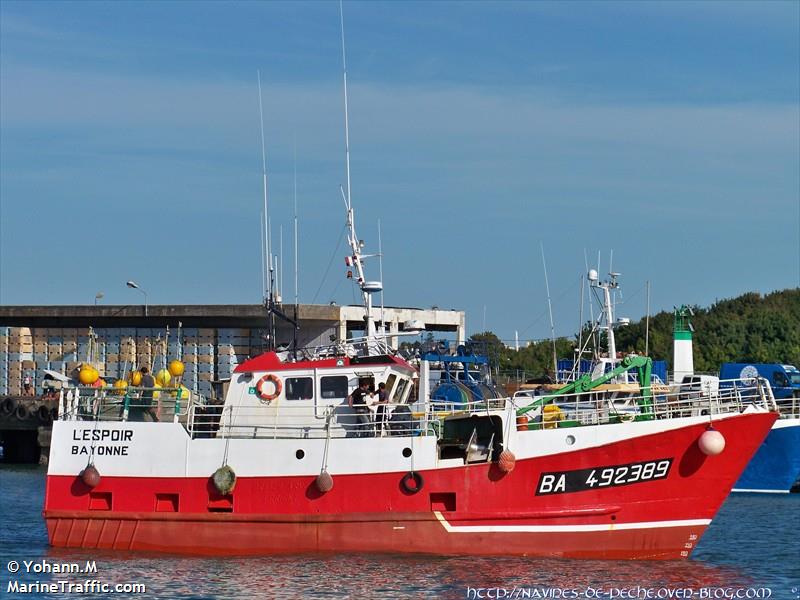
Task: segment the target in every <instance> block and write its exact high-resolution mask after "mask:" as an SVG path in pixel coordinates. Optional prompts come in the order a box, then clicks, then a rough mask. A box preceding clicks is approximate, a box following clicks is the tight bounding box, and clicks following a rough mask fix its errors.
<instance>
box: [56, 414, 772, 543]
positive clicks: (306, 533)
mask: <svg viewBox="0 0 800 600" xmlns="http://www.w3.org/2000/svg"><path fill="white" fill-rule="evenodd" d="M775 418H776V416H775V414H750V415H739V416H736V417H732V418H729V419H725V420H722V421H718V422H715V427H716V429H718V430H719V431H720V432H721V433H722V434H723V435H724V436H725V438H726V440H727V441H728V444H727V447H726V448H725V450H724V452H722V454H720V455H718V456H713V457H708V456H705V455H704V454H702V453H701V452H700V451H699V449H698V447H697V439H698V438H699V436H700V435H701V434H702V432H703V431H704V430H705V425H694V426H689V427H685V428H683V429H680V430H674V431H666V432H661V433H657V434H653V435H649V436H646V437H640V438H634V439H626V440H623V441H620V442H616V443H614V444H610V445H607V446H602V447H597V448H591V449H585V450H580V451H574V452H565V453H562V454H557V455H553V456H546V457H539V458H529V459H525V460H518V461H517V464H516V468H515V469H514V471H513V472H511V473H509V474H505V475H504V474H502V473H501V472H500V471H499V470H498V469H497V467H496V465H472V466H468V467H460V468H450V469H437V470H430V471H425V472H423V473H422V474H423V476H424V487H423V489H422V490H421V491H419V492H418V493H409V492H406V491H404V490H403V489H402V487H401V485H400V480H401V478H402V475H403V474H402V473H400V474H398V473H376V474H369V475H334V478H333V479H334V488H333V489H332V490H331V491H330V492H328V493H326V494H321V493H319V492H318V491H317V489H316V487H315V484H314V478H313V477H307V476H304V477H272V478H270V477H252V478H240V479H239V480H238V481H237V484H236V488H235V490H234V493H233V496H232V498H231V499H230V500H228V499H221V498H219V497H216V496H215V494H214V490H213V488H212V487H211V484H210V481H209V480H208V479H206V478H180V479H178V478H144V477H136V478H134V477H104V478H103V479H102V481H101V482H100V485H99V486H97V487H96V488H95V489H94V490H89V488H87V487H86V486H85V485H84V484H83V483H82V482H81V481H80V480H79V478H77V476H48V481H47V495H46V500H45V511H44V515H45V518H46V520H47V525H48V532H49V536H50V542H51V544H52V545H54V546H60V547H82V548H114V549H126V550H128V549H132V550H151V551H165V552H178V553H193V554H267V553H277V552H307V551H370V552H425V553H437V554H476V553H480V554H517V555H538V556H565V557H575V558H649V559H673V558H682V557H686V556H688V554H689V553H690V552H691V550H692V549H693V548H694V546H695V545H696V543H697V541H698V539H699V538H700V536H701V535H702V533H703V531H704V530H705V528H706V526H707V524H708V522H709V521H710V519H711V518H712V517H713V516H714V514H715V513H716V511H717V510H718V508H719V506H720V505H721V504H722V502H723V501H724V499H725V497H726V496H727V494H728V492H729V491H730V489H731V487H732V486H733V483H734V482H735V481H736V479H737V478H738V476H739V475H740V474H741V472H742V471H743V469H744V467H745V465H746V464H747V462H748V460H749V459H750V457H751V456H752V454H753V453H754V452H755V450H756V449H757V447H758V445H759V444H760V443H761V441H762V440H763V439H764V437H765V436H766V434H767V432H768V431H769V429H770V427H771V425H772V423H773V422H774V420H775ZM666 457H671V458H673V459H674V460H673V463H672V467H671V469H670V471H669V475H668V476H667V477H666V478H664V479H661V480H653V481H646V482H641V483H634V484H631V485H623V486H619V487H607V488H603V489H590V490H584V491H579V492H573V493H563V494H555V495H536V486H537V482H538V481H539V479H540V475H541V473H542V472H552V471H559V470H565V471H567V470H574V469H583V468H594V467H597V466H600V465H613V464H622V463H630V462H635V461H647V460H656V459H662V458H666ZM220 511H224V512H220Z"/></svg>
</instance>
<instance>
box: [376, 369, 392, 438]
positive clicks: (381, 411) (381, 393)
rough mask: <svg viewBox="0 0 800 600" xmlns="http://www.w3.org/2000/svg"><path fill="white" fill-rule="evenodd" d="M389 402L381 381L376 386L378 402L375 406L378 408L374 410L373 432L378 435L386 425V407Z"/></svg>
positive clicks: (384, 386) (384, 385)
mask: <svg viewBox="0 0 800 600" xmlns="http://www.w3.org/2000/svg"><path fill="white" fill-rule="evenodd" d="M388 402H389V396H388V394H387V393H386V384H385V383H384V382H383V381H381V382H380V383H379V384H378V400H377V402H376V404H377V405H378V408H376V409H375V430H376V432H377V434H378V435H381V434H382V433H383V427H384V425H385V424H386V405H387V404H388Z"/></svg>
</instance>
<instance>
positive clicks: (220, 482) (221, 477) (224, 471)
mask: <svg viewBox="0 0 800 600" xmlns="http://www.w3.org/2000/svg"><path fill="white" fill-rule="evenodd" d="M211 481H212V482H213V483H214V487H215V488H216V490H217V491H218V492H219V493H220V494H222V495H223V496H227V495H228V494H230V493H231V492H232V491H233V488H234V487H236V473H234V472H233V469H232V468H231V467H230V466H228V465H224V466H222V467H220V468H219V469H217V470H216V471H214V474H213V475H212V476H211Z"/></svg>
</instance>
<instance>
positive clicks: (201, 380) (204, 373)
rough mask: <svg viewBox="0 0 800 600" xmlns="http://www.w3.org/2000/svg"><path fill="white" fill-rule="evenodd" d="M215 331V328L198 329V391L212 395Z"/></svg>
mask: <svg viewBox="0 0 800 600" xmlns="http://www.w3.org/2000/svg"><path fill="white" fill-rule="evenodd" d="M215 333H216V332H215V331H214V330H213V329H204V328H200V329H198V330H197V391H198V392H199V393H201V394H203V395H204V396H210V395H211V381H212V380H213V379H214V354H215V352H214V347H215V345H216V335H215Z"/></svg>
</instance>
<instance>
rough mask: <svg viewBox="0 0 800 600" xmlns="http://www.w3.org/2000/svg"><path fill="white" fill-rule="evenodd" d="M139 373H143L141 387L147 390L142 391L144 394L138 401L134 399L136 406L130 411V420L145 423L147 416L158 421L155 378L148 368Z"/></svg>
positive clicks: (143, 368)
mask: <svg viewBox="0 0 800 600" xmlns="http://www.w3.org/2000/svg"><path fill="white" fill-rule="evenodd" d="M139 371H140V372H141V373H142V382H141V383H140V384H139V385H140V386H141V387H143V388H145V389H144V390H142V394H141V396H140V397H139V399H138V400H136V399H134V402H136V404H134V405H132V406H131V407H130V408H129V409H128V420H129V421H144V420H145V419H144V416H145V415H147V416H149V417H150V420H151V421H154V422H155V421H158V417H156V415H155V413H154V412H153V388H154V387H155V386H156V380H155V377H153V376H152V375H151V374H150V370H149V369H148V368H147V367H142V368H141V369H139Z"/></svg>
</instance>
